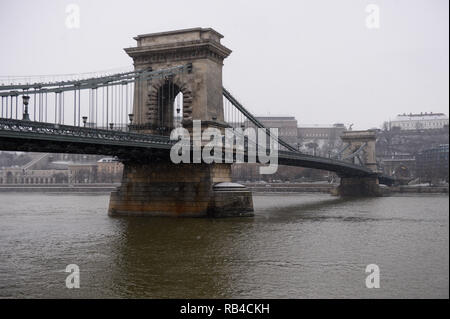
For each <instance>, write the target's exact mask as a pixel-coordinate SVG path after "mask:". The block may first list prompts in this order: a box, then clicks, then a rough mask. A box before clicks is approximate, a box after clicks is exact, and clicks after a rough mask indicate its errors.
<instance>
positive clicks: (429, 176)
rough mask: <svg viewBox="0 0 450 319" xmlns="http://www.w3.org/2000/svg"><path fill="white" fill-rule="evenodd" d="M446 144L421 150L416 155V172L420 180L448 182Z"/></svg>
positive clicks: (447, 151)
mask: <svg viewBox="0 0 450 319" xmlns="http://www.w3.org/2000/svg"><path fill="white" fill-rule="evenodd" d="M448 153H449V148H448V144H443V145H439V146H438V147H434V148H430V149H427V150H423V151H421V152H420V153H418V154H417V155H416V173H417V177H418V178H419V179H420V181H421V182H428V183H436V182H440V181H445V182H447V183H448V176H449V170H448V160H449V157H448Z"/></svg>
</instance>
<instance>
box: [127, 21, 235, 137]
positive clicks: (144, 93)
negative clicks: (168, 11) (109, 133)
mask: <svg viewBox="0 0 450 319" xmlns="http://www.w3.org/2000/svg"><path fill="white" fill-rule="evenodd" d="M221 38H223V36H222V35H221V34H220V33H218V32H216V31H214V30H213V29H210V28H208V29H203V28H194V29H186V30H179V31H170V32H161V33H151V34H144V35H139V36H137V37H135V38H134V39H135V40H136V41H137V47H133V48H127V49H125V51H126V52H127V54H128V55H129V56H130V57H132V58H133V61H134V66H135V69H136V70H152V71H157V70H160V69H167V68H170V67H176V66H180V65H185V64H192V71H191V72H189V73H187V74H186V73H182V74H177V75H174V76H173V77H171V78H170V79H167V78H160V79H153V80H148V81H145V82H144V83H139V82H138V83H136V87H135V93H134V101H135V105H134V116H135V120H134V123H135V125H134V126H133V128H134V130H135V131H140V132H145V133H163V134H168V133H169V132H170V130H171V129H172V128H173V127H174V123H173V118H174V115H175V114H174V108H173V107H172V106H173V103H174V97H175V96H176V95H177V94H178V93H180V92H181V93H182V96H183V101H182V110H180V114H179V116H180V117H182V123H183V126H184V127H187V128H188V127H190V126H192V120H193V119H196V120H202V122H203V124H208V125H209V126H217V125H220V124H223V121H224V117H223V116H224V115H223V97H222V66H223V60H224V59H225V58H226V57H227V56H228V55H229V54H230V53H231V50H230V49H228V48H226V47H225V46H223V45H222V44H221V43H220V39H221Z"/></svg>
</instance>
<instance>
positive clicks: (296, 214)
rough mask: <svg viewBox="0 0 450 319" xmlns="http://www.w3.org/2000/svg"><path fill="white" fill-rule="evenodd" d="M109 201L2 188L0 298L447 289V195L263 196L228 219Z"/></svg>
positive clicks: (412, 293)
mask: <svg viewBox="0 0 450 319" xmlns="http://www.w3.org/2000/svg"><path fill="white" fill-rule="evenodd" d="M108 200H109V196H108V195H68V194H37V193H8V194H6V193H1V194H0V203H1V204H0V205H1V206H0V297H2V298H5V297H6V298H8V297H18V298H29V297H38V298H46V297H49V298H54V297H56V298H79V297H85V298H100V297H107V298H108V297H118V298H131V297H132V298H338V297H340V298H347V297H349V298H359V297H362V298H413V297H415V298H432V297H433V298H434V297H437V298H448V297H449V202H448V196H444V195H442V196H421V197H419V196H409V197H383V198H372V199H355V200H341V199H339V198H336V197H332V196H328V195H325V194H296V195H287V194H286V195H264V196H260V195H254V206H255V213H256V214H255V217H253V218H228V219H183V218H178V219H173V218H143V217H116V218H111V217H108V216H107V214H106V209H107V206H108ZM69 264H76V265H78V266H79V268H80V288H79V289H68V288H66V285H65V280H66V277H67V276H68V275H69V273H66V272H65V268H66V266H67V265H69ZM368 264H376V265H378V267H379V269H380V288H378V289H376V288H373V289H368V288H366V285H365V280H366V276H367V275H368V274H366V273H365V268H366V266H367V265H368Z"/></svg>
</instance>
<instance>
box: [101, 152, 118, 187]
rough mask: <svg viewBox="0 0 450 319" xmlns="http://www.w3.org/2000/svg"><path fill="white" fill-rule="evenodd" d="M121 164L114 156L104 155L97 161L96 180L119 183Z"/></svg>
mask: <svg viewBox="0 0 450 319" xmlns="http://www.w3.org/2000/svg"><path fill="white" fill-rule="evenodd" d="M122 172H123V164H122V163H121V162H119V160H117V159H116V158H114V157H105V158H102V159H100V160H98V161H97V181H98V182H99V183H120V182H121V181H122Z"/></svg>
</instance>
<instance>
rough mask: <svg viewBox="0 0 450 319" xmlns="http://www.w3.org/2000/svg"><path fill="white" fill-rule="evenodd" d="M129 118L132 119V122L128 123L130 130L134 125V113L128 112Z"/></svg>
mask: <svg viewBox="0 0 450 319" xmlns="http://www.w3.org/2000/svg"><path fill="white" fill-rule="evenodd" d="M128 118H129V119H130V124H129V125H128V130H130V129H131V126H132V125H133V118H134V114H133V113H130V114H128Z"/></svg>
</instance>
